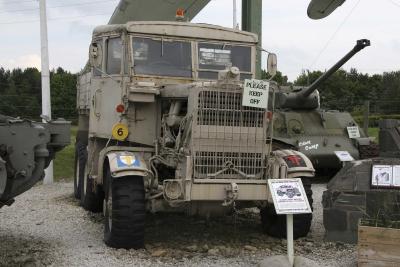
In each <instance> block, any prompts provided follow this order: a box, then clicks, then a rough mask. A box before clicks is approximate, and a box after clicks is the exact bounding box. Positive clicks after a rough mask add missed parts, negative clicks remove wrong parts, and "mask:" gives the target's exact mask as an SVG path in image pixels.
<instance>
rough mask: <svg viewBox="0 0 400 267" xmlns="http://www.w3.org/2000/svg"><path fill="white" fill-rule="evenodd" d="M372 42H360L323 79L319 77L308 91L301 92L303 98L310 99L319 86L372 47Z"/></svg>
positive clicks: (363, 40) (365, 40) (362, 40)
mask: <svg viewBox="0 0 400 267" xmlns="http://www.w3.org/2000/svg"><path fill="white" fill-rule="evenodd" d="M370 45H371V42H370V41H369V40H367V39H361V40H358V41H357V43H356V45H355V46H354V47H353V49H352V50H351V51H350V52H349V53H347V54H346V55H345V56H344V57H343V58H342V59H341V60H339V61H338V62H337V63H336V64H335V65H333V66H332V67H331V68H330V69H329V70H327V71H326V72H325V73H324V74H323V75H322V76H321V77H319V78H318V79H317V80H316V81H315V82H313V83H312V84H311V85H310V86H309V87H308V88H307V89H305V90H303V91H301V93H300V94H301V96H303V97H308V96H309V95H311V94H312V92H314V91H315V90H316V89H317V88H318V86H319V85H320V84H321V83H323V82H324V81H325V80H326V79H328V78H329V76H331V75H332V74H333V73H334V72H335V71H337V70H338V69H339V68H340V67H342V66H343V65H344V64H345V63H346V62H347V61H349V59H350V58H352V57H353V56H354V55H355V54H357V53H358V52H359V51H361V50H362V49H363V48H365V47H367V46H370Z"/></svg>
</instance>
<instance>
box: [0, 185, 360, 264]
mask: <svg viewBox="0 0 400 267" xmlns="http://www.w3.org/2000/svg"><path fill="white" fill-rule="evenodd" d="M72 188H73V186H72V183H69V182H68V183H64V182H61V183H56V184H53V185H38V186H35V187H34V188H33V189H31V190H30V191H28V192H26V193H24V194H23V195H21V196H19V197H17V199H16V202H15V203H14V204H13V205H12V206H11V207H5V208H2V209H0V266H127V265H130V266H176V265H179V266H257V264H258V262H260V261H261V260H262V259H263V258H265V257H266V256H269V255H278V254H285V253H286V246H285V240H280V239H275V238H271V237H268V236H267V235H264V234H261V227H260V221H259V218H258V214H256V212H255V211H254V210H246V211H243V212H240V214H239V215H238V217H237V218H236V220H234V218H233V217H225V218H221V219H213V220H211V221H205V220H202V219H199V218H191V217H186V216H184V215H179V214H157V215H149V216H148V218H147V226H146V249H143V250H137V251H136V250H125V249H112V248H108V247H106V246H105V245H104V243H103V241H102V237H103V224H102V220H103V219H102V215H101V214H94V213H90V212H87V211H84V210H83V209H82V208H80V207H79V205H78V201H76V200H75V199H74V198H73V195H72ZM324 190H325V184H316V185H313V191H314V219H313V225H312V232H311V233H310V234H309V236H308V237H307V238H302V239H300V240H297V241H295V252H296V254H297V255H302V256H305V257H307V258H310V259H313V260H315V261H317V262H319V263H320V265H321V266H356V253H355V251H356V250H355V246H353V245H347V244H342V243H331V242H324V241H323V236H324V228H323V224H322V207H321V195H322V192H323V191H324Z"/></svg>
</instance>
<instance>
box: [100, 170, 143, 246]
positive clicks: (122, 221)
mask: <svg viewBox="0 0 400 267" xmlns="http://www.w3.org/2000/svg"><path fill="white" fill-rule="evenodd" d="M105 179H106V181H105V182H106V189H105V191H106V192H105V199H104V215H105V218H104V242H105V243H106V245H107V246H110V247H113V248H125V249H130V248H134V249H140V248H143V247H144V229H145V228H144V227H145V217H146V210H145V191H144V184H143V178H142V177H139V176H125V177H119V178H112V177H111V175H110V171H109V169H107V170H106V175H105Z"/></svg>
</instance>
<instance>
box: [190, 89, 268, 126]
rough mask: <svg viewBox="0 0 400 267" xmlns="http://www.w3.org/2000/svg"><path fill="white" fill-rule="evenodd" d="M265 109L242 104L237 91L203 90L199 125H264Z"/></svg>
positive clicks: (198, 117) (199, 110) (199, 102)
mask: <svg viewBox="0 0 400 267" xmlns="http://www.w3.org/2000/svg"><path fill="white" fill-rule="evenodd" d="M264 113H265V110H263V109H259V108H253V107H244V106H242V94H241V93H237V92H221V91H201V92H199V98H198V114H197V124H198V125H216V126H234V127H263V123H264Z"/></svg>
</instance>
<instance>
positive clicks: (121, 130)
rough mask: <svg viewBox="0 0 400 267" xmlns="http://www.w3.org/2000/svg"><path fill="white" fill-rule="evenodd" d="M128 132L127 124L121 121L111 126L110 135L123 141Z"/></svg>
mask: <svg viewBox="0 0 400 267" xmlns="http://www.w3.org/2000/svg"><path fill="white" fill-rule="evenodd" d="M128 134H129V130H128V126H126V125H125V124H122V123H117V124H114V126H113V128H112V136H113V137H114V138H115V139H117V140H118V141H124V140H125V139H126V138H127V137H128Z"/></svg>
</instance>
